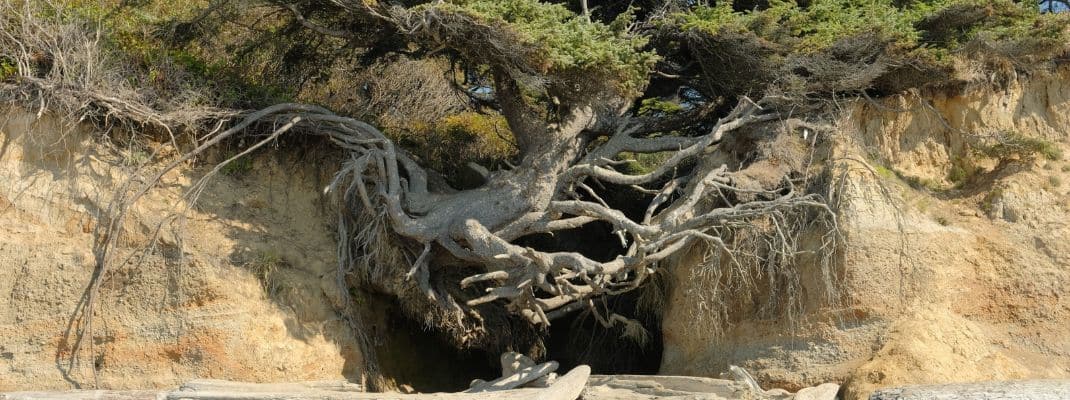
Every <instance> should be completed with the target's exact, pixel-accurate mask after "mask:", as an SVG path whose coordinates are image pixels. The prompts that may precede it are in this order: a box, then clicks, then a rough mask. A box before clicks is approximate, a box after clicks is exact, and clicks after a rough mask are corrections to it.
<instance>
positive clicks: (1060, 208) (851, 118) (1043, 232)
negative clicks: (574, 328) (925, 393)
mask: <svg viewBox="0 0 1070 400" xmlns="http://www.w3.org/2000/svg"><path fill="white" fill-rule="evenodd" d="M926 103H928V104H929V105H925V104H926ZM848 107H849V108H848V109H849V111H850V112H849V114H848V117H847V118H845V119H844V120H843V121H841V123H840V124H839V128H840V129H839V131H838V133H837V134H836V137H835V138H833V139H834V141H835V143H836V145H835V149H834V152H833V154H835V156H834V157H833V159H832V160H829V161H828V162H831V163H834V164H835V165H837V166H836V170H837V171H839V172H842V171H847V175H846V176H847V179H846V184H845V186H844V190H843V193H842V195H843V197H842V201H844V203H843V207H842V210H843V215H842V223H843V226H844V229H845V232H846V237H847V244H848V249H847V252H846V270H845V275H844V279H843V285H842V288H843V289H844V292H845V297H846V300H844V301H843V302H842V303H841V304H833V305H832V306H830V305H829V303H827V302H825V301H823V298H822V296H821V295H820V294H821V293H823V289H822V286H821V285H822V284H823V283H821V279H818V277H816V276H814V275H815V274H814V273H813V271H814V268H812V267H807V266H801V267H800V271H801V273H802V275H801V277H800V280H801V282H802V284H803V287H804V289H805V290H804V292H805V293H804V294H803V295H804V298H805V299H806V300H805V305H804V307H805V311H804V313H803V315H802V316H801V317H800V318H797V319H794V320H787V319H780V320H767V319H762V318H758V317H756V316H754V315H752V314H749V313H748V312H747V311H745V310H735V311H734V314H733V315H732V316H731V318H730V319H732V320H733V321H735V323H734V324H733V325H731V326H730V327H728V328H727V329H726V331H725V333H724V335H723V336H720V335H717V334H716V333H714V332H711V331H710V330H708V329H700V328H699V327H700V325H696V324H695V323H694V321H696V320H698V319H700V318H698V317H699V316H698V315H697V313H698V314H700V313H701V310H700V309H699V308H698V307H697V305H696V304H691V303H689V299H688V298H687V296H686V294H685V293H686V291H687V288H688V287H689V286H690V285H696V284H698V283H696V282H694V281H693V280H692V279H691V277H692V275H691V274H689V271H688V268H687V265H688V264H687V263H686V262H685V263H682V264H681V265H678V266H677V267H676V269H675V270H674V273H673V275H674V276H675V283H674V291H673V295H672V296H673V297H672V298H671V300H670V302H669V304H670V306H669V307H668V309H667V314H666V317H665V320H664V322H663V323H664V327H665V340H666V344H665V357H664V359H663V362H662V369H661V373H663V374H689V375H704V376H716V375H718V374H719V373H721V372H722V371H724V370H725V369H726V368H727V366H728V365H730V364H731V365H740V366H743V367H744V368H746V369H748V370H750V371H754V372H755V375H756V376H757V377H758V378H759V380H761V381H762V382H763V384H765V385H769V386H775V387H782V388H785V389H788V390H796V389H798V388H800V387H803V386H807V385H813V384H817V383H821V382H824V381H834V382H846V383H847V385H846V386H845V394H846V395H847V398H849V399H862V398H866V397H867V396H868V393H869V392H871V391H872V390H873V389H875V388H878V387H884V386H891V385H899V384H907V383H941V382H969V381H979V380H988V379H1020V378H1049V377H1062V378H1065V377H1068V376H1070V332H1068V331H1067V329H1066V326H1067V321H1070V195H1068V193H1070V161H1068V160H1067V159H1066V156H1065V155H1064V156H1062V158H1061V159H1059V160H1046V159H1043V158H1042V157H1038V159H1037V160H1035V161H1032V162H1025V163H1019V164H1014V163H1012V164H1011V165H1009V166H1006V167H1004V168H997V163H996V162H995V161H991V160H988V161H975V162H974V164H976V165H977V166H978V167H980V168H981V169H979V170H978V171H979V172H976V173H973V174H972V175H970V176H968V177H967V178H966V179H963V178H960V177H954V178H953V179H952V177H953V176H954V175H955V174H954V173H953V171H952V170H953V168H955V167H956V165H960V164H962V162H963V161H962V160H964V159H967V157H970V158H971V159H973V158H976V157H975V156H973V155H971V154H967V153H966V143H969V140H971V139H970V137H971V136H972V135H976V134H988V133H993V132H996V131H1014V132H1018V133H1020V134H1022V135H1025V136H1028V137H1032V138H1039V139H1044V140H1046V141H1049V142H1052V143H1055V144H1056V145H1057V146H1058V147H1060V148H1061V149H1062V150H1063V154H1070V70H1067V69H1065V68H1064V69H1063V70H1062V71H1061V72H1060V73H1058V74H1054V75H1048V76H1035V77H1026V78H1022V79H1021V80H1020V81H1019V82H1018V83H1016V84H1013V85H1011V86H1010V87H1006V88H1003V89H998V90H997V89H977V90H973V91H970V92H968V93H965V94H956V95H948V94H940V93H922V94H917V95H914V94H911V95H905V96H902V97H900V98H898V99H893V100H888V101H884V102H882V103H881V105H879V106H878V105H876V104H872V103H870V102H866V101H859V102H856V103H854V104H852V105H849V106H848ZM893 109H896V110H899V111H895V110H893ZM903 110H905V111H903ZM938 116H940V117H942V119H943V120H945V121H946V123H945V122H941V120H942V119H941V118H940V117H938ZM849 159H850V160H849ZM860 161H861V162H860ZM863 162H864V163H865V164H868V165H869V166H870V167H866V166H865V165H864V164H863ZM834 175H836V176H838V175H839V174H838V173H837V174H834ZM956 186H957V187H956ZM881 187H884V188H885V190H882V189H881ZM890 199H891V200H893V201H890ZM808 268H809V269H808ZM808 271H809V273H808Z"/></svg>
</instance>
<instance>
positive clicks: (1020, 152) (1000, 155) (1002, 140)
mask: <svg viewBox="0 0 1070 400" xmlns="http://www.w3.org/2000/svg"><path fill="white" fill-rule="evenodd" d="M974 151H975V152H976V153H978V154H980V155H982V156H985V157H989V158H995V159H999V160H1011V159H1019V160H1031V159H1033V157H1035V156H1037V155H1040V156H1043V157H1044V158H1046V159H1048V160H1052V161H1055V160H1059V159H1062V157H1063V152H1062V150H1061V149H1059V147H1058V146H1057V145H1056V144H1055V143H1052V142H1049V141H1047V140H1043V139H1037V138H1031V137H1027V136H1024V135H1022V134H1020V133H1017V132H1010V133H1003V134H999V135H996V136H995V138H994V139H993V140H991V143H982V144H979V145H977V146H975V147H974Z"/></svg>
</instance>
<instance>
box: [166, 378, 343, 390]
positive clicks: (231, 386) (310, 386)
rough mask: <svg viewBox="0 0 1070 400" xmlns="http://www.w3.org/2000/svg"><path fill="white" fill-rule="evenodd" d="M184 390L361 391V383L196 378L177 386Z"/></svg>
mask: <svg viewBox="0 0 1070 400" xmlns="http://www.w3.org/2000/svg"><path fill="white" fill-rule="evenodd" d="M179 390H185V391H201V392H204V391H235V392H287V391H307V390H328V391H335V392H363V391H364V388H363V387H361V385H358V384H356V383H352V382H349V381H308V382H287V383H249V382H233V381H225V380H220V379H197V380H192V381H189V382H186V383H184V384H182V386H180V387H179Z"/></svg>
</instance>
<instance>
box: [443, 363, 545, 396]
mask: <svg viewBox="0 0 1070 400" xmlns="http://www.w3.org/2000/svg"><path fill="white" fill-rule="evenodd" d="M556 370H557V361H549V362H545V363H542V364H539V365H536V366H533V367H527V368H521V369H520V370H519V371H517V372H516V373H515V374H512V375H508V376H503V377H501V378H498V379H495V380H493V381H490V382H480V383H477V384H476V385H474V386H472V387H471V388H469V389H468V390H465V391H464V392H465V393H480V392H494V391H500V390H508V389H513V388H517V387H519V386H520V385H523V384H525V383H528V382H531V381H534V380H536V379H539V378H540V377H543V376H546V375H547V374H549V373H551V372H554V371H556Z"/></svg>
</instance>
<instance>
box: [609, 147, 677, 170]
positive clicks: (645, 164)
mask: <svg viewBox="0 0 1070 400" xmlns="http://www.w3.org/2000/svg"><path fill="white" fill-rule="evenodd" d="M672 154H673V153H672V152H669V151H663V152H660V153H628V152H625V153H621V155H620V158H621V159H623V160H627V162H626V163H625V164H623V165H621V167H620V170H621V172H623V173H625V174H628V175H642V174H646V173H649V172H652V171H654V169H656V168H657V167H658V166H659V165H661V164H662V163H664V162H665V160H668V159H669V157H672Z"/></svg>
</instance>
